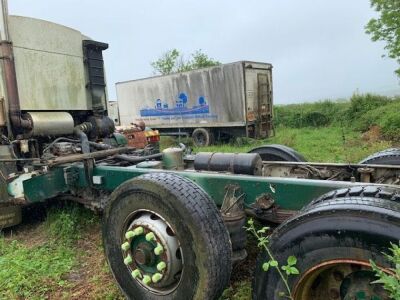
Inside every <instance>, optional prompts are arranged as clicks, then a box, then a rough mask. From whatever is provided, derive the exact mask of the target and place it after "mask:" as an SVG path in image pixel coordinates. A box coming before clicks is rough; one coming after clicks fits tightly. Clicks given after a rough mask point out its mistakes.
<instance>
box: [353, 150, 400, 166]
mask: <svg viewBox="0 0 400 300" xmlns="http://www.w3.org/2000/svg"><path fill="white" fill-rule="evenodd" d="M359 164H362V165H366V164H371V165H400V149H399V148H390V149H386V150H383V151H379V152H377V153H374V154H372V155H370V156H368V157H366V158H364V159H363V160H362V161H360V162H359Z"/></svg>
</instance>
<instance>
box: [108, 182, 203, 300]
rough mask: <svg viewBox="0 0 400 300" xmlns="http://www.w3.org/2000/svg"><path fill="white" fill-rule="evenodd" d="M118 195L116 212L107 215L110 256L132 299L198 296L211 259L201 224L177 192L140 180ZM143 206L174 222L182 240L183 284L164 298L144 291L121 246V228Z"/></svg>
mask: <svg viewBox="0 0 400 300" xmlns="http://www.w3.org/2000/svg"><path fill="white" fill-rule="evenodd" d="M124 189H125V190H126V191H124ZM144 190H146V192H145V193H144V192H143V191H144ZM150 191H152V192H150ZM118 194H119V196H118V198H117V199H114V201H112V202H111V205H110V209H111V207H112V210H113V214H111V215H110V214H109V213H106V214H105V220H104V227H103V228H104V229H103V233H104V246H105V250H106V256H107V258H108V260H109V264H110V266H111V268H112V270H113V274H114V276H115V277H116V279H117V282H124V283H126V284H124V287H123V288H122V287H121V286H120V287H121V289H122V290H123V292H124V293H125V295H126V296H127V297H128V298H129V299H195V298H196V295H194V294H193V293H194V292H196V291H198V290H199V289H200V287H201V286H202V285H203V284H204V286H205V287H206V282H203V281H204V280H205V278H202V276H201V274H204V270H201V267H202V266H203V265H204V266H205V265H206V264H205V260H207V257H204V256H202V255H201V254H202V252H204V240H203V239H202V234H201V226H199V224H196V223H195V222H193V218H192V216H191V215H190V213H189V212H188V211H187V210H185V208H184V206H183V205H180V204H181V203H179V199H178V198H177V197H176V196H175V195H174V194H172V193H171V192H170V191H168V190H167V189H165V188H163V187H161V186H160V185H157V184H154V183H153V182H149V181H146V180H136V181H134V182H131V184H130V185H129V186H125V187H122V190H120V191H119V193H118ZM141 209H148V210H151V211H153V212H156V213H158V214H159V215H161V216H162V217H163V218H164V219H165V220H166V221H167V222H168V223H169V224H170V225H171V227H172V228H173V230H174V231H175V234H176V236H177V238H178V240H179V241H180V243H181V247H182V252H183V253H182V256H183V259H184V271H183V273H182V277H181V281H180V283H179V286H178V287H177V289H176V290H175V291H174V292H172V293H171V294H169V295H168V296H163V297H160V296H157V295H155V294H151V293H149V292H148V291H146V290H144V288H143V287H142V286H141V285H139V284H138V283H137V282H135V280H134V279H133V278H132V276H131V274H130V273H129V270H128V268H126V266H125V265H124V263H123V258H122V252H121V249H120V245H121V244H122V243H121V230H122V228H123V226H124V221H125V220H126V218H127V217H128V216H129V214H130V213H132V212H134V211H136V210H141ZM109 211H110V210H108V212H109ZM205 277H206V276H205ZM130 282H131V283H132V284H129V283H130Z"/></svg>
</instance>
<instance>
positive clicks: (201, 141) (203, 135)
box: [192, 128, 214, 147]
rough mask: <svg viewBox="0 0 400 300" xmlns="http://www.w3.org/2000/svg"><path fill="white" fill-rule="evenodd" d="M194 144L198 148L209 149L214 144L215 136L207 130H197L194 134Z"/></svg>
mask: <svg viewBox="0 0 400 300" xmlns="http://www.w3.org/2000/svg"><path fill="white" fill-rule="evenodd" d="M192 139H193V143H194V145H195V146H196V147H207V146H210V145H212V144H213V143H214V134H213V133H212V132H211V131H210V130H209V129H206V128H196V129H195V130H194V131H193V133H192Z"/></svg>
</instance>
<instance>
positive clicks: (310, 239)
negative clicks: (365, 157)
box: [253, 186, 400, 300]
mask: <svg viewBox="0 0 400 300" xmlns="http://www.w3.org/2000/svg"><path fill="white" fill-rule="evenodd" d="M399 240H400V194H399V193H398V192H397V191H396V190H391V189H386V188H385V189H383V188H377V187H370V186H368V187H354V188H348V189H341V190H337V191H334V192H330V193H328V194H326V195H324V196H323V197H321V198H319V199H317V200H316V201H314V203H313V204H311V205H309V206H308V207H306V208H305V209H304V210H303V211H302V212H300V214H299V215H297V216H295V217H293V218H292V219H290V220H288V221H286V222H285V223H284V224H282V225H281V226H279V227H278V229H277V230H276V231H275V232H274V233H273V236H272V238H271V244H270V249H271V251H272V253H274V255H275V258H276V259H277V260H278V261H279V263H280V265H284V264H286V259H287V258H288V257H289V256H291V255H293V256H295V257H296V258H297V268H298V270H299V271H300V275H297V276H293V275H291V276H290V277H289V281H288V284H289V287H290V289H291V291H292V296H293V299H294V300H310V299H313V300H325V299H343V300H350V299H381V300H386V299H390V298H389V296H388V294H387V293H386V292H385V291H384V290H383V287H382V286H381V285H378V284H370V283H371V282H372V281H374V280H376V277H375V274H374V272H373V271H372V270H371V266H370V262H369V260H370V259H372V260H373V261H375V262H376V263H377V265H379V266H380V267H382V268H385V269H386V270H387V269H388V268H389V267H393V266H391V265H390V264H389V262H388V261H387V259H386V258H385V256H384V254H382V252H388V247H390V242H395V243H398V241H399ZM266 260H268V258H267V255H266V254H265V253H262V254H261V255H260V257H259V259H258V263H257V267H256V271H255V277H254V281H253V299H271V300H272V299H274V300H275V299H276V300H278V299H282V298H281V297H279V293H280V292H286V289H285V286H284V282H283V281H282V280H281V278H280V276H279V274H278V272H277V271H276V269H271V270H269V271H268V272H264V271H263V270H262V268H261V265H262V263H263V262H264V261H266Z"/></svg>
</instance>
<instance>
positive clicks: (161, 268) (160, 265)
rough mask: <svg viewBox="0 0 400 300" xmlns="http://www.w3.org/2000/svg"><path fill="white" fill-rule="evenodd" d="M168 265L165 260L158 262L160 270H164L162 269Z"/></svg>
mask: <svg viewBox="0 0 400 300" xmlns="http://www.w3.org/2000/svg"><path fill="white" fill-rule="evenodd" d="M166 267H167V264H166V263H165V262H163V261H161V262H159V263H158V264H157V270H158V271H160V272H161V271H162V270H164V269H165V268H166Z"/></svg>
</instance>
